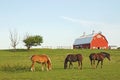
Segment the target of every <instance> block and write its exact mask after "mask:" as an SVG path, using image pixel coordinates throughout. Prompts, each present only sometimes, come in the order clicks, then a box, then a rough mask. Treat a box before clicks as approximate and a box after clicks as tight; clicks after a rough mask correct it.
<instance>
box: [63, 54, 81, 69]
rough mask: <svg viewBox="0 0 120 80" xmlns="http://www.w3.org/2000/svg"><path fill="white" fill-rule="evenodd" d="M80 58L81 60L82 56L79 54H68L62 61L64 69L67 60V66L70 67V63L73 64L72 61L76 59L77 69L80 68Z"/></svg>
mask: <svg viewBox="0 0 120 80" xmlns="http://www.w3.org/2000/svg"><path fill="white" fill-rule="evenodd" d="M82 60H83V57H82V55H81V54H68V55H67V56H66V58H65V61H64V69H66V68H67V63H68V62H69V68H70V65H72V66H73V64H72V62H76V61H78V69H82ZM80 65H81V66H80Z"/></svg>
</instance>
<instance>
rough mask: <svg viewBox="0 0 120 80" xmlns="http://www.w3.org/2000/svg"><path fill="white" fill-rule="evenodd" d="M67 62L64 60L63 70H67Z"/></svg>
mask: <svg viewBox="0 0 120 80" xmlns="http://www.w3.org/2000/svg"><path fill="white" fill-rule="evenodd" d="M67 62H68V60H67V58H66V59H65V61H64V69H67Z"/></svg>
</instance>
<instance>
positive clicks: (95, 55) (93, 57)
mask: <svg viewBox="0 0 120 80" xmlns="http://www.w3.org/2000/svg"><path fill="white" fill-rule="evenodd" d="M89 58H90V62H91V66H92V67H93V68H95V60H97V61H98V62H97V65H96V68H97V66H98V64H99V63H100V62H101V68H102V65H103V60H104V58H107V59H108V60H109V61H110V54H109V53H106V52H100V53H91V54H90V55H89Z"/></svg>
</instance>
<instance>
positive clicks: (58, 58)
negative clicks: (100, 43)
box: [0, 49, 120, 80]
mask: <svg viewBox="0 0 120 80" xmlns="http://www.w3.org/2000/svg"><path fill="white" fill-rule="evenodd" d="M100 51H106V52H109V53H110V54H111V59H112V60H111V61H108V60H107V59H105V60H104V65H103V68H102V69H101V68H100V66H98V68H97V69H92V68H91V66H90V61H89V58H88V56H89V54H90V53H92V52H100ZM68 53H81V54H82V55H83V56H84V59H83V70H78V69H77V62H76V63H74V69H67V70H64V69H63V63H64V58H65V57H66V55H67V54H68ZM33 54H47V55H49V57H50V58H51V61H52V66H53V70H52V71H41V65H39V64H37V63H36V64H35V67H36V71H35V72H31V71H30V66H31V61H30V59H29V57H30V56H31V55H33ZM119 67H120V50H89V49H83V50H70V49H32V50H30V51H27V50H22V49H19V50H17V51H16V52H13V51H12V50H0V80H113V79H114V80H119V79H120V76H119V75H120V68H119Z"/></svg>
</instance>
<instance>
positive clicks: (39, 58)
mask: <svg viewBox="0 0 120 80" xmlns="http://www.w3.org/2000/svg"><path fill="white" fill-rule="evenodd" d="M31 61H32V65H31V71H35V68H34V65H35V63H36V62H37V63H40V64H42V71H43V70H44V65H45V67H46V70H47V71H48V70H51V68H52V67H51V60H50V58H49V57H48V56H47V55H45V54H43V55H33V56H32V57H31Z"/></svg>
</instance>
